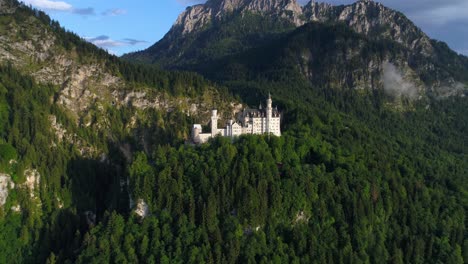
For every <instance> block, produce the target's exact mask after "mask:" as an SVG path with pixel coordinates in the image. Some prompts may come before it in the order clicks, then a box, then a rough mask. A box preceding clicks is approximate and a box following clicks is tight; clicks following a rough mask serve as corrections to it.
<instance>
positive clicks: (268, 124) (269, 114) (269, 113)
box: [265, 93, 273, 134]
mask: <svg viewBox="0 0 468 264" xmlns="http://www.w3.org/2000/svg"><path fill="white" fill-rule="evenodd" d="M271 104H272V101H271V94H270V93H268V99H267V108H266V131H265V132H267V133H268V134H269V133H270V131H271V117H272V112H273V109H272V107H271Z"/></svg>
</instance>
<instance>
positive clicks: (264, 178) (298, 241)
mask: <svg viewBox="0 0 468 264" xmlns="http://www.w3.org/2000/svg"><path fill="white" fill-rule="evenodd" d="M15 16H16V18H11V17H8V16H5V15H0V22H2V21H4V20H8V23H10V22H11V21H13V22H14V23H21V21H24V20H25V18H27V17H31V16H32V17H35V18H36V19H38V21H40V23H42V24H43V25H46V26H47V27H48V28H50V29H51V32H53V34H54V36H55V37H56V38H57V42H58V43H60V46H63V49H64V50H65V51H67V52H71V53H76V54H78V55H77V60H80V61H82V62H83V63H84V62H85V61H94V60H99V61H103V62H104V63H103V64H104V65H105V67H106V68H107V69H109V71H110V72H112V73H113V74H115V75H117V76H119V77H120V78H122V80H124V81H125V82H126V83H129V84H131V86H134V87H140V86H145V87H146V86H147V87H152V89H153V92H155V93H164V94H165V95H167V96H168V97H171V98H172V97H173V98H179V99H180V98H182V99H184V100H185V98H196V97H197V96H202V95H203V96H205V93H207V91H211V90H212V89H215V90H216V91H217V96H218V97H216V98H214V99H212V98H210V100H213V101H215V103H217V104H218V106H219V107H220V109H222V107H223V106H224V105H227V104H228V102H231V101H233V100H238V101H240V102H243V103H244V104H250V105H253V104H255V103H258V101H263V100H264V99H265V98H266V96H267V95H268V93H269V92H271V94H272V96H273V102H274V103H275V104H276V103H277V104H278V109H280V111H281V112H282V126H281V129H282V136H281V137H274V136H267V135H258V136H253V135H249V136H241V137H239V138H236V139H235V140H231V139H229V138H223V137H216V138H213V139H211V140H210V141H209V142H208V143H207V144H203V145H197V146H194V145H192V144H189V143H187V139H188V138H189V136H190V127H191V125H192V124H193V123H196V122H200V120H199V119H197V117H196V116H193V115H188V114H187V113H186V112H184V111H183V110H181V109H178V108H174V109H171V111H163V110H158V109H143V110H142V109H137V108H136V107H135V106H132V105H128V106H125V107H116V106H114V105H113V103H110V102H109V103H108V104H106V105H105V106H103V107H102V108H100V109H96V110H93V112H91V113H92V114H93V116H92V117H93V120H94V121H93V122H95V123H96V124H99V122H101V120H105V122H104V121H102V122H103V123H105V124H106V125H105V126H103V127H101V128H99V129H96V128H95V127H93V126H90V127H87V126H83V125H82V124H81V123H80V122H77V120H76V117H75V116H74V115H73V113H71V112H70V111H69V110H68V109H66V108H64V107H63V106H62V105H59V104H57V103H56V102H57V100H56V99H57V97H59V93H60V89H62V87H60V86H59V85H53V84H43V83H40V82H37V81H36V80H35V79H34V77H32V76H30V75H28V74H26V73H25V72H24V71H22V70H20V69H17V67H15V65H13V64H12V63H11V62H3V61H2V62H1V63H0V64H1V66H0V176H2V177H3V176H4V175H10V176H11V181H12V183H13V184H14V185H15V186H17V187H16V188H11V189H10V190H9V194H8V197H7V198H6V202H5V204H4V205H3V206H1V207H0V263H460V264H461V263H467V262H468V230H467V228H466V227H467V223H468V219H467V209H468V181H467V175H468V145H467V144H468V99H467V97H463V96H460V97H456V96H454V97H448V98H445V99H443V100H435V99H432V98H429V97H425V98H423V99H421V100H407V99H401V100H399V101H398V102H397V103H395V98H393V97H391V96H388V95H387V94H385V93H384V92H383V91H381V90H378V89H375V90H365V91H363V90H353V89H335V88H333V87H328V86H326V85H325V84H323V83H325V82H323V83H321V85H313V84H311V83H310V82H308V81H307V80H306V79H305V78H304V77H301V76H300V75H299V74H297V72H293V71H292V68H291V67H292V66H291V67H288V66H290V65H292V64H293V63H292V62H291V61H289V60H287V59H284V60H282V62H283V63H280V62H277V64H271V65H270V64H269V63H268V62H269V61H268V60H266V61H264V62H263V63H262V61H258V62H255V61H253V60H252V59H250V60H249V59H248V56H247V55H248V54H249V53H243V55H242V56H241V57H239V58H231V59H226V60H219V61H218V63H226V64H229V65H230V66H232V68H229V69H228V70H230V71H231V72H230V74H232V75H230V76H231V77H232V76H237V77H236V78H227V77H226V76H227V75H229V74H228V73H226V72H225V71H224V70H226V69H223V70H221V69H219V71H217V70H214V69H209V68H203V69H202V70H200V72H202V73H204V74H205V76H207V77H203V76H202V75H199V74H197V73H191V72H184V71H166V70H163V69H161V68H159V67H156V66H148V65H144V64H133V63H131V62H127V61H123V60H121V59H119V58H117V57H115V56H110V55H108V54H107V53H105V52H104V51H103V50H100V49H98V48H96V47H94V46H92V45H90V44H89V43H86V42H84V41H83V40H82V39H80V38H79V37H77V36H76V35H74V34H72V33H69V32H67V31H66V30H64V29H63V28H61V27H60V25H59V24H58V23H57V22H55V21H52V20H50V18H49V17H48V16H47V15H45V13H42V12H40V11H37V10H33V9H31V8H29V7H25V6H22V7H21V8H19V9H18V11H17V13H16V15H15ZM10 19H11V21H10ZM13 22H11V23H13ZM0 25H1V24H0ZM302 31H313V33H314V34H318V35H319V36H323V34H329V35H333V36H342V35H344V36H345V37H344V39H345V40H347V41H348V40H349V42H352V40H353V39H355V38H359V39H362V37H357V36H356V34H354V33H350V32H348V31H347V30H345V29H343V26H329V25H327V26H326V27H325V30H324V29H323V28H321V26H320V25H319V24H313V25H311V26H308V27H306V28H304V29H302ZM302 31H301V32H302ZM323 31H325V32H323ZM301 32H299V33H301ZM343 32H344V33H343ZM301 34H302V33H301ZM301 34H299V37H298V39H299V40H304V39H303V38H306V37H305V36H303V35H301ZM314 36H315V35H314ZM330 38H332V37H330ZM304 42H307V41H306V40H304ZM297 43H299V41H297V42H296V44H297ZM288 45H293V44H291V43H289V44H288V43H287V45H286V46H288ZM288 47H289V46H288ZM366 47H367V48H369V50H370V51H369V52H371V53H372V52H374V51H375V50H377V51H378V52H380V53H381V54H391V53H392V52H394V51H396V50H399V49H401V47H399V46H398V45H393V44H389V45H384V44H382V43H380V42H378V43H374V42H372V43H370V44H369V46H366ZM277 48H278V47H275V46H274V45H273V46H270V47H269V48H268V49H265V51H264V52H265V54H267V55H269V54H273V52H274V51H275V49H277ZM340 48H342V47H341V46H340ZM246 54H247V55H246ZM382 56H383V55H382ZM364 57H365V56H364ZM256 63H258V64H256ZM330 64H332V63H330ZM236 65H237V66H239V65H240V66H241V67H239V68H235V67H234V66H236ZM258 65H260V66H258ZM262 65H269V67H270V68H268V69H266V70H265V68H263V66H262ZM284 65H286V66H287V67H285V66H284ZM324 65H325V62H324ZM244 66H245V67H244ZM257 66H258V67H257ZM325 66H327V67H328V66H329V64H326V65H325ZM325 66H324V67H325ZM204 71H211V72H210V73H208V72H204ZM453 71H455V70H453ZM459 71H461V70H460V68H456V72H457V74H461V75H463V73H460V72H459ZM220 76H221V77H220ZM252 76H254V77H252ZM272 76H276V78H274V77H272ZM330 76H332V75H330ZM330 76H328V77H330ZM463 76H465V75H463ZM328 77H327V78H328ZM207 78H210V79H207ZM317 78H319V77H317ZM330 78H332V77H330ZM323 79H325V77H323ZM322 84H323V85H322ZM220 98H221V99H220ZM182 99H180V100H182ZM135 113H136V114H137V115H138V119H137V120H136V121H135V120H134V119H133V117H134V116H135V115H136V114H135ZM51 116H54V118H55V120H56V123H60V124H61V125H62V126H63V128H64V129H66V131H68V132H70V133H73V135H74V140H73V141H72V142H71V143H70V142H67V141H66V140H61V141H60V140H57V139H56V135H55V133H54V129H53V128H52V127H51ZM131 123H134V124H135V125H134V126H133V127H132V128H129V124H131ZM204 125H206V124H204ZM78 138H79V139H80V140H79V141H78V140H76V139H78ZM51 139H53V140H51ZM82 142H85V143H82ZM83 145H85V146H83ZM93 148H95V149H99V150H100V151H101V152H102V154H103V155H102V156H98V155H83V152H82V149H93ZM126 149H130V151H127V150H126ZM127 152H128V153H127ZM31 168H34V169H35V170H36V171H37V172H38V173H39V174H40V175H41V177H40V182H39V183H38V185H37V186H36V187H35V188H32V189H31V187H30V185H28V181H29V180H28V179H29V176H28V175H31V173H32V172H31ZM141 204H144V205H147V208H145V211H146V212H147V214H146V215H145V216H144V217H141V216H140V215H138V214H137V213H136V212H135V209H136V208H137V207H138V205H141ZM12 208H20V209H19V210H13V209H12Z"/></svg>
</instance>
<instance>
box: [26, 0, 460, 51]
mask: <svg viewBox="0 0 468 264" xmlns="http://www.w3.org/2000/svg"><path fill="white" fill-rule="evenodd" d="M23 2H24V3H26V4H28V5H32V6H34V7H36V8H39V9H42V10H44V11H46V12H47V13H48V14H49V15H50V16H51V17H52V18H53V19H55V20H58V21H59V22H60V24H61V25H62V26H64V27H65V28H66V29H68V30H70V31H73V32H75V33H77V34H78V35H80V36H81V37H83V38H86V39H88V40H89V41H91V42H93V43H94V44H96V45H97V46H100V47H102V48H104V49H106V50H108V51H109V52H111V53H114V54H117V55H122V54H123V53H126V52H130V51H136V50H142V49H145V48H147V47H149V46H151V45H152V44H154V43H155V42H156V41H158V40H159V39H161V38H162V37H163V36H164V34H165V33H167V31H168V30H169V29H170V27H171V26H172V24H173V23H174V21H175V20H176V19H177V16H178V15H179V14H180V13H181V12H183V11H184V9H185V7H186V6H188V5H192V4H196V3H200V2H203V0H156V1H154V0H153V1H150V0H132V1H130V0H112V1H104V0H23ZM298 2H300V3H302V4H304V3H305V2H306V0H299V1H298ZM317 2H329V3H332V4H336V5H338V4H349V3H352V2H354V1H352V0H323V1H320V0H317ZM380 2H381V3H383V4H384V5H386V6H388V7H391V8H394V9H396V10H399V11H401V12H403V13H405V14H406V15H407V16H408V17H409V18H410V19H411V20H413V22H415V23H416V25H418V26H419V27H421V28H422V30H423V31H424V32H426V33H427V34H428V35H429V36H430V37H432V38H435V39H438V40H442V41H445V42H447V43H448V44H449V46H450V47H451V48H452V49H454V50H455V51H457V52H459V53H462V54H465V55H468V0H381V1H380Z"/></svg>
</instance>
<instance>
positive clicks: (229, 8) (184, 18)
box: [167, 0, 433, 55]
mask: <svg viewBox="0 0 468 264" xmlns="http://www.w3.org/2000/svg"><path fill="white" fill-rule="evenodd" d="M247 12H250V13H254V14H262V15H268V16H272V17H276V18H280V19H284V20H287V21H289V22H291V23H292V24H294V25H296V26H302V25H304V24H305V23H308V22H331V23H337V22H341V23H345V24H347V25H348V26H350V27H351V28H353V29H354V30H355V31H356V32H358V33H362V34H366V35H372V36H373V37H378V38H386V39H391V40H393V41H397V42H398V43H400V44H402V45H404V46H405V47H408V48H411V49H415V51H417V52H423V53H424V54H427V55H429V54H430V53H431V52H432V51H433V48H432V46H431V43H430V39H429V38H428V37H427V36H426V35H425V34H424V33H423V32H422V31H421V30H420V29H419V28H417V27H416V26H415V25H414V24H413V23H412V22H411V21H410V20H409V19H407V18H406V17H405V16H404V15H403V14H401V13H399V12H397V11H394V10H392V9H390V8H387V7H385V6H384V5H382V4H380V3H378V2H374V1H371V0H360V1H357V2H355V3H354V4H351V5H347V6H333V5H331V4H327V3H317V2H315V1H310V2H309V3H308V4H306V5H304V6H300V5H299V4H298V3H297V2H296V0H211V1H208V2H207V3H205V4H201V5H195V6H191V7H188V8H187V9H186V10H185V12H183V13H182V14H180V16H179V18H178V19H177V21H176V22H175V24H174V26H173V27H172V29H171V30H170V31H169V32H168V34H167V37H171V38H174V37H176V36H177V35H179V36H180V35H186V34H190V33H194V32H198V31H201V30H203V29H204V28H205V27H206V26H207V25H209V24H210V23H213V22H216V21H219V20H221V19H223V18H226V17H229V16H231V15H233V14H241V15H242V14H245V13H247Z"/></svg>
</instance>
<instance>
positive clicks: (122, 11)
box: [102, 8, 127, 16]
mask: <svg viewBox="0 0 468 264" xmlns="http://www.w3.org/2000/svg"><path fill="white" fill-rule="evenodd" d="M125 14H127V10H125V9H121V8H113V9H108V10H106V11H104V12H102V15H103V16H121V15H125Z"/></svg>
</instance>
